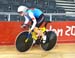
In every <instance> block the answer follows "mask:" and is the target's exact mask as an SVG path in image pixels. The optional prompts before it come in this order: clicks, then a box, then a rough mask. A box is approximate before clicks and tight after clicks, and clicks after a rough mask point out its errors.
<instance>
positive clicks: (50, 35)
mask: <svg viewBox="0 0 75 58" xmlns="http://www.w3.org/2000/svg"><path fill="white" fill-rule="evenodd" d="M45 35H46V41H45V43H43V40H42V41H41V47H42V48H43V49H44V50H45V51H48V50H51V49H52V48H53V47H54V46H55V44H56V41H57V36H56V34H55V32H53V31H49V32H46V33H45Z"/></svg>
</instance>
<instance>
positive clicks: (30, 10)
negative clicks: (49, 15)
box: [26, 8, 43, 18]
mask: <svg viewBox="0 0 75 58" xmlns="http://www.w3.org/2000/svg"><path fill="white" fill-rule="evenodd" d="M26 12H27V13H30V12H32V13H33V15H34V16H35V18H39V17H40V15H41V14H43V12H42V11H41V10H40V9H37V8H32V9H28V10H27V11H26Z"/></svg>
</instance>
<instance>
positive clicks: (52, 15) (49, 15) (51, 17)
mask: <svg viewBox="0 0 75 58" xmlns="http://www.w3.org/2000/svg"><path fill="white" fill-rule="evenodd" d="M44 14H45V16H47V18H48V21H58V19H59V21H65V20H63V19H64V17H65V19H69V20H70V21H71V20H72V19H73V21H75V13H44ZM2 15H3V16H4V17H5V16H7V17H5V18H7V21H12V20H11V19H12V18H15V17H14V16H16V15H17V16H19V14H18V13H15V12H0V19H1V21H2V20H3V19H2V18H1V17H2ZM12 15H13V17H12V18H11V16H12ZM19 18H20V17H19ZM61 19H62V20H61ZM16 20H18V19H16ZM19 20H21V19H19ZM14 21H15V20H14Z"/></svg>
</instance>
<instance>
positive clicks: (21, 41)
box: [16, 32, 33, 52]
mask: <svg viewBox="0 0 75 58" xmlns="http://www.w3.org/2000/svg"><path fill="white" fill-rule="evenodd" d="M27 36H28V32H22V33H20V34H19V35H18V37H17V39H16V49H17V50H18V51H20V52H25V51H27V50H29V48H30V47H31V45H32V43H33V39H32V35H31V34H30V35H29V37H28V38H27ZM26 40H27V42H26Z"/></svg>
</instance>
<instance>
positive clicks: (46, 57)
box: [0, 44, 75, 58]
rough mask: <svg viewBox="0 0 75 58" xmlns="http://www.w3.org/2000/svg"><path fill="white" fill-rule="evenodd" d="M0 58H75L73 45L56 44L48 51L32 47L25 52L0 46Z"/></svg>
mask: <svg viewBox="0 0 75 58" xmlns="http://www.w3.org/2000/svg"><path fill="white" fill-rule="evenodd" d="M0 58H75V44H57V45H56V46H55V47H54V48H53V49H52V50H50V51H43V50H42V49H41V47H39V46H34V47H32V48H31V49H30V50H29V51H27V52H18V51H17V50H16V48H15V46H0Z"/></svg>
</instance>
